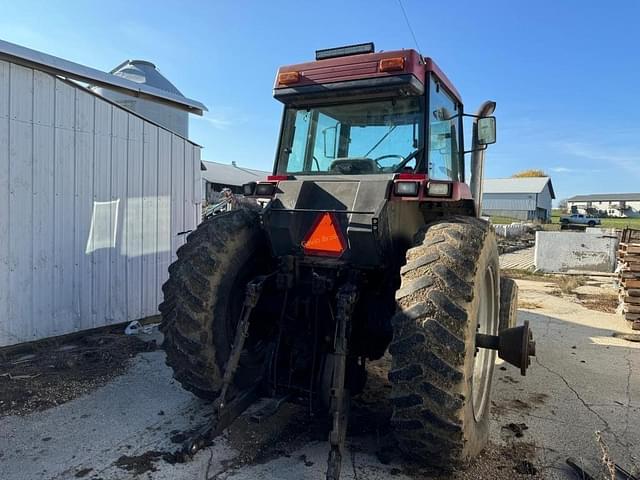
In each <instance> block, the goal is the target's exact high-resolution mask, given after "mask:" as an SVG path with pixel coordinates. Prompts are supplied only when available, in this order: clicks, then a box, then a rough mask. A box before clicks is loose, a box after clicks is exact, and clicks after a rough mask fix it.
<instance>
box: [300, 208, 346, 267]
mask: <svg viewBox="0 0 640 480" xmlns="http://www.w3.org/2000/svg"><path fill="white" fill-rule="evenodd" d="M302 248H303V250H304V253H305V255H327V256H330V257H339V256H340V255H342V253H343V252H344V251H345V249H346V242H345V240H344V238H343V237H342V232H341V231H340V224H339V223H338V221H337V219H336V218H335V216H334V215H333V214H332V213H329V212H324V213H322V214H320V216H318V218H317V220H316V222H315V223H314V224H313V227H311V230H309V233H307V236H306V237H305V239H304V240H303V242H302Z"/></svg>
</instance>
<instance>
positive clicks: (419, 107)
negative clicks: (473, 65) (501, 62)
mask: <svg viewBox="0 0 640 480" xmlns="http://www.w3.org/2000/svg"><path fill="white" fill-rule="evenodd" d="M274 96H275V98H276V99H278V100H280V101H281V102H282V103H284V115H283V119H282V126H281V130H280V138H279V142H278V150H277V154H276V160H275V165H274V168H273V175H271V176H269V177H268V178H267V179H266V180H265V181H262V182H257V183H250V184H247V185H245V186H244V193H245V196H248V197H255V198H259V199H266V200H267V201H268V202H267V204H266V206H265V207H264V208H263V209H255V210H253V209H246V208H245V209H237V210H233V211H230V212H226V213H222V214H219V215H215V216H213V217H211V218H209V219H207V220H205V221H204V222H203V223H202V224H201V225H200V226H199V227H198V228H197V230H196V231H194V232H193V233H191V234H190V235H189V237H188V239H187V243H186V244H185V245H184V246H182V247H181V248H180V249H179V250H178V259H177V261H176V262H175V263H174V264H173V265H172V266H171V267H170V268H169V272H170V276H169V280H168V281H167V283H166V284H165V285H164V295H165V298H164V302H163V303H162V304H161V305H160V310H161V312H162V315H163V327H162V328H163V331H164V334H165V342H164V348H165V350H166V353H167V363H168V364H169V365H170V366H171V367H172V368H173V370H174V374H175V378H176V379H177V380H178V381H179V382H180V383H181V384H182V385H183V386H184V387H185V388H186V389H188V390H190V391H192V392H193V393H195V394H196V395H198V396H200V397H203V398H209V399H212V400H214V408H215V409H216V415H215V420H214V422H213V424H212V425H210V426H209V427H208V428H207V430H206V432H202V433H203V434H204V436H203V435H200V436H198V437H196V438H195V439H193V440H190V441H189V442H188V444H187V445H186V448H187V450H188V451H190V452H194V451H195V450H197V449H198V448H199V447H200V446H201V445H202V444H203V442H204V439H205V438H209V437H211V435H215V434H217V433H220V432H221V431H222V429H223V428H225V427H226V426H227V425H228V424H229V423H230V422H231V421H232V420H233V419H234V418H235V417H236V416H237V415H239V414H240V413H241V412H242V411H244V410H245V409H246V408H247V406H249V405H250V404H251V403H252V402H254V401H255V400H256V398H258V397H259V396H269V397H272V398H273V402H272V404H268V405H271V407H269V408H268V409H267V410H269V409H271V410H274V409H275V408H276V407H277V405H278V404H280V403H281V402H282V401H283V400H288V401H295V402H303V403H304V404H305V405H308V406H309V409H310V410H311V411H313V412H317V411H324V412H327V413H328V416H329V418H330V420H331V433H330V435H329V442H330V453H329V467H328V472H327V478H328V479H337V478H338V477H339V474H340V461H341V457H342V455H343V449H344V442H345V436H346V426H347V417H348V411H349V399H350V397H351V396H353V395H357V394H358V393H359V392H361V391H362V389H363V388H364V386H365V382H366V368H365V364H366V362H367V361H368V360H375V359H379V358H381V357H382V356H383V355H384V354H385V353H386V352H387V351H388V352H389V354H390V355H391V358H392V367H391V370H390V372H389V380H390V383H391V386H392V388H391V402H392V404H393V406H394V410H393V415H392V418H391V425H392V427H393V429H394V434H395V437H396V439H397V442H398V447H399V448H400V450H401V451H402V452H403V453H404V454H406V455H407V456H409V457H412V458H414V459H417V460H418V461H421V462H426V463H431V464H436V465H439V466H445V467H447V466H454V465H456V466H457V465H463V464H464V463H466V462H467V461H468V460H469V459H471V458H472V457H474V456H475V455H477V454H478V453H479V452H480V451H481V450H482V449H483V447H484V445H485V444H486V442H487V438H488V432H489V426H488V423H489V406H490V390H491V379H492V374H493V365H494V360H495V353H496V352H495V351H496V350H497V352H498V355H499V356H500V357H501V358H503V359H505V360H506V361H507V362H509V363H511V364H513V365H515V366H517V367H518V368H520V369H521V371H522V373H523V374H524V372H525V369H526V368H527V366H528V365H529V362H530V359H529V356H530V355H533V354H534V347H535V344H534V343H533V341H532V336H531V333H530V331H529V328H528V325H526V324H525V325H523V326H520V327H516V326H515V312H516V294H517V287H516V286H515V284H514V283H513V282H512V281H511V280H508V279H500V271H499V265H498V250H497V245H496V238H495V234H494V232H493V229H492V228H491V226H490V225H489V224H488V223H487V222H485V221H484V220H481V219H480V218H478V216H479V213H480V202H481V198H482V191H481V188H482V175H483V160H484V159H483V151H484V150H485V149H486V146H487V145H489V144H491V143H494V142H495V137H496V132H495V118H494V117H492V116H491V114H492V113H493V110H494V108H495V104H494V103H493V102H486V103H485V104H484V105H483V106H482V107H481V108H480V110H479V111H478V112H477V114H476V115H469V114H465V113H464V110H463V106H462V100H461V98H460V95H459V94H458V92H457V91H456V89H455V87H454V86H453V85H452V84H451V82H450V81H449V79H448V78H447V77H446V76H445V75H444V73H443V72H442V71H441V70H440V69H439V68H438V67H437V66H436V64H435V63H434V61H433V60H432V59H430V58H425V57H423V56H422V55H420V54H419V53H418V52H416V51H414V50H400V51H391V52H381V53H375V51H374V47H373V44H371V43H369V44H362V45H353V46H348V47H341V48H334V49H328V50H319V51H317V52H316V61H314V62H309V63H303V64H299V65H290V66H286V67H282V68H280V70H279V71H278V74H277V77H276V83H275V88H274ZM464 117H472V119H473V131H472V148H471V151H470V152H465V151H464V141H463V118H464ZM465 153H471V154H472V155H471V162H470V165H469V168H466V165H465Z"/></svg>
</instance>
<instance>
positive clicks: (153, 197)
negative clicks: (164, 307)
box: [142, 122, 159, 317]
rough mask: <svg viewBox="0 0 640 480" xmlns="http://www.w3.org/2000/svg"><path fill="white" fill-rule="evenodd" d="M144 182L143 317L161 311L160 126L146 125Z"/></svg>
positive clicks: (146, 123)
mask: <svg viewBox="0 0 640 480" xmlns="http://www.w3.org/2000/svg"><path fill="white" fill-rule="evenodd" d="M143 136H144V149H143V151H144V159H143V172H144V177H143V185H142V219H143V223H142V317H148V316H150V315H155V314H157V313H158V303H159V302H158V294H157V293H158V292H157V289H158V281H157V274H158V273H157V268H156V254H157V250H158V127H156V126H155V125H152V124H151V123H149V122H145V124H144V135H143Z"/></svg>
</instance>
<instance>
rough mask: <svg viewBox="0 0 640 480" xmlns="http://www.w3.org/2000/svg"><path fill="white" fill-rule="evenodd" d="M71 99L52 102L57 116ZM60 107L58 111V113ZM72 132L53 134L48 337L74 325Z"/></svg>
mask: <svg viewBox="0 0 640 480" xmlns="http://www.w3.org/2000/svg"><path fill="white" fill-rule="evenodd" d="M67 102H71V105H72V106H73V103H74V99H73V98H68V96H67V95H63V98H61V99H59V100H58V99H56V121H57V117H58V112H60V114H61V115H62V114H65V115H66V114H68V107H69V106H68V105H62V104H63V103H67ZM58 107H60V110H58ZM74 148H75V140H74V132H73V130H67V129H63V128H57V129H56V130H55V159H54V162H55V177H54V178H55V180H54V182H55V199H54V209H55V212H54V218H55V222H54V230H55V233H54V238H55V240H54V242H55V251H54V259H55V260H54V262H55V266H54V281H53V285H54V296H53V298H54V322H53V328H52V331H51V334H52V335H60V334H62V333H66V332H69V331H70V330H71V328H72V327H73V326H74V325H76V319H75V308H74V301H73V300H74V295H73V277H74V260H75V259H74V241H75V235H74V223H73V222H74V215H73V212H74V200H75V199H74V195H75V188H74V176H75V162H74V153H75V152H74Z"/></svg>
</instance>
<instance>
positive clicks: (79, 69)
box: [0, 41, 204, 347]
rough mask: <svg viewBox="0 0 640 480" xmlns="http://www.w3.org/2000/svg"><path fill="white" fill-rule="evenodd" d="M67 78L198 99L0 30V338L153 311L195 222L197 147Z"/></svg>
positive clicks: (181, 102) (15, 339)
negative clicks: (7, 38)
mask: <svg viewBox="0 0 640 480" xmlns="http://www.w3.org/2000/svg"><path fill="white" fill-rule="evenodd" d="M71 79H73V80H77V81H83V82H86V83H91V84H94V85H96V84H97V85H101V86H111V87H113V88H114V89H116V90H118V91H129V92H130V93H132V94H134V95H139V96H143V97H144V98H147V99H150V100H153V99H154V98H156V99H157V101H160V102H163V104H165V105H167V104H170V105H174V106H175V107H176V108H181V109H183V110H187V111H191V112H194V111H196V113H197V110H196V107H197V106H198V105H199V104H197V102H194V101H190V100H188V99H185V98H184V97H183V98H172V97H171V96H170V95H164V94H163V93H162V92H156V91H154V89H153V88H151V87H148V88H147V87H146V86H144V85H140V84H136V83H134V82H128V81H126V80H124V79H120V78H116V77H113V79H112V78H110V77H109V74H106V73H104V72H100V71H97V70H93V69H90V68H88V67H85V66H82V65H77V64H73V63H71V62H67V61H65V60H62V59H59V58H56V57H51V56H49V55H46V54H42V53H40V52H34V51H33V50H29V49H25V48H23V47H18V46H17V45H13V44H10V43H7V42H1V41H0V223H1V225H0V347H1V346H6V345H12V344H17V343H21V342H26V341H31V340H37V339H41V338H44V337H50V336H55V335H61V334H66V333H70V332H75V331H79V330H84V329H90V328H94V327H100V326H104V325H108V324H113V323H119V322H125V321H129V320H134V319H140V318H144V317H147V316H151V315H155V314H156V313H157V311H158V309H157V306H158V304H159V302H160V301H161V300H162V292H161V285H162V284H163V282H164V281H165V279H166V277H167V275H168V274H167V268H168V266H169V264H170V263H171V262H172V261H173V260H174V258H175V252H176V250H177V248H178V247H179V246H180V245H181V244H182V243H184V241H185V235H183V234H182V235H181V233H182V232H185V231H188V230H191V229H193V228H195V227H196V225H197V223H198V222H199V218H200V205H201V201H202V194H201V191H200V188H201V177H200V147H199V146H198V145H196V144H194V143H192V142H190V141H189V140H187V139H186V138H183V137H181V136H179V135H177V134H175V133H173V132H171V131H169V130H167V129H165V128H163V127H161V126H159V125H158V124H157V123H154V122H152V121H150V120H149V119H146V118H143V117H141V116H138V115H137V114H135V113H133V112H132V111H129V110H127V109H125V108H123V107H121V106H119V105H117V104H115V103H112V102H111V101H109V100H106V99H104V98H102V97H101V96H99V95H97V94H95V93H93V92H92V91H91V90H89V89H87V88H85V87H84V86H82V85H80V84H78V83H75V82H74V81H72V80H71ZM112 81H113V84H112V85H111V83H110V82H112ZM128 89H129V90H128ZM156 95H157V96H156ZM198 108H199V107H198ZM203 108H204V107H203ZM200 113H202V110H200Z"/></svg>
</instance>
